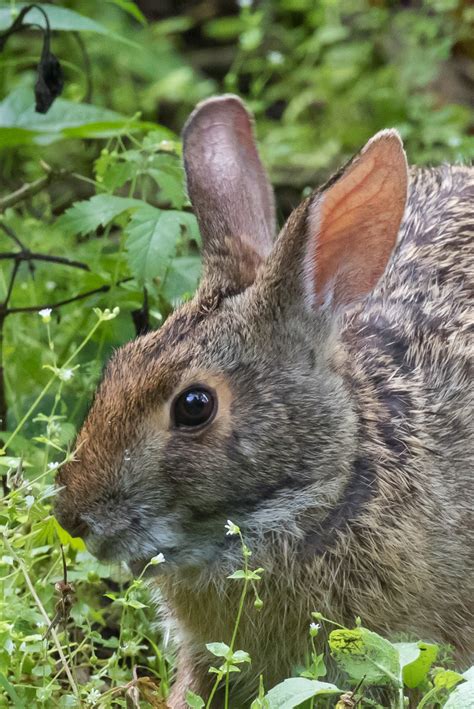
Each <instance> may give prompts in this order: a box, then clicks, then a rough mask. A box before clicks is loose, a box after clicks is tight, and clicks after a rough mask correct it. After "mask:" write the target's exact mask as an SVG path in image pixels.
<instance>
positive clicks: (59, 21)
mask: <svg viewBox="0 0 474 709" xmlns="http://www.w3.org/2000/svg"><path fill="white" fill-rule="evenodd" d="M27 4H28V3H24V2H19V3H18V4H16V7H15V11H14V12H12V10H11V8H10V7H0V30H6V29H7V28H8V27H10V25H11V24H12V22H13V20H14V19H15V18H16V17H17V15H18V14H19V12H20V10H22V9H23V8H24V7H26V5H27ZM37 5H38V7H41V8H42V9H43V10H44V12H45V13H46V14H47V16H48V21H49V25H50V27H51V29H52V30H60V31H65V32H96V33H97V34H103V35H107V36H108V37H112V38H114V39H118V40H120V41H122V42H125V43H126V44H131V45H133V46H135V43H134V42H130V40H127V39H125V38H124V37H120V35H118V34H115V32H112V31H111V30H109V29H108V28H107V27H104V25H101V24H100V23H99V22H96V21H95V20H91V19H90V17H85V16H84V15H81V14H80V13H79V12H75V11H74V10H69V9H68V8H66V7H56V6H54V5H51V4H49V3H37ZM25 22H27V23H28V24H32V25H39V26H40V27H45V26H46V21H45V19H44V15H43V13H42V12H40V11H39V10H37V9H36V8H34V9H32V10H30V11H29V12H28V14H27V15H26V18H25Z"/></svg>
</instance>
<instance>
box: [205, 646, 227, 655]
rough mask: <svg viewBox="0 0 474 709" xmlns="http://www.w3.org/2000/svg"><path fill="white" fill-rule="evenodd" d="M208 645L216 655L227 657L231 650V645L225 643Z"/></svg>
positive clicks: (210, 650)
mask: <svg viewBox="0 0 474 709" xmlns="http://www.w3.org/2000/svg"><path fill="white" fill-rule="evenodd" d="M206 647H207V649H208V650H209V652H212V654H213V655H215V656H216V657H227V655H228V654H229V652H230V647H229V646H228V645H226V644H225V643H207V644H206Z"/></svg>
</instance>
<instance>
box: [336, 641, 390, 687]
mask: <svg viewBox="0 0 474 709" xmlns="http://www.w3.org/2000/svg"><path fill="white" fill-rule="evenodd" d="M329 647H330V649H331V655H332V657H333V658H334V659H335V660H336V662H337V664H338V665H339V666H340V667H341V668H342V669H343V670H344V671H345V672H347V673H348V675H349V676H350V677H351V679H353V680H355V681H360V680H362V679H363V678H365V681H366V682H367V683H368V684H382V685H383V684H388V683H392V684H395V685H398V684H399V676H400V660H399V655H398V652H397V650H396V648H395V647H394V646H393V645H392V643H390V642H389V641H388V640H385V638H382V637H381V636H380V635H377V633H373V632H372V631H370V630H367V629H366V628H355V629H354V630H346V629H343V630H339V629H338V630H333V631H332V633H331V634H330V636H329Z"/></svg>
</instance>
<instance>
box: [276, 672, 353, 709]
mask: <svg viewBox="0 0 474 709" xmlns="http://www.w3.org/2000/svg"><path fill="white" fill-rule="evenodd" d="M341 692H342V690H341V689H338V687H336V685H334V684H330V683H329V682H319V680H316V679H305V678H304V677H291V678H290V679H285V681H284V682H281V683H280V684H277V685H276V687H273V689H271V690H270V691H269V692H268V694H266V695H265V700H266V701H267V703H268V709H293V707H298V706H299V705H300V704H302V703H303V702H305V701H306V700H307V699H311V698H312V697H317V696H324V695H331V694H340V693H341Z"/></svg>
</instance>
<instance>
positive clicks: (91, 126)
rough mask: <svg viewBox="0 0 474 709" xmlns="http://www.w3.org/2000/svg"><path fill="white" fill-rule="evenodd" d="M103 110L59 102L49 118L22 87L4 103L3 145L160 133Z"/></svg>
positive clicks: (0, 118)
mask: <svg viewBox="0 0 474 709" xmlns="http://www.w3.org/2000/svg"><path fill="white" fill-rule="evenodd" d="M156 127H157V126H156V125H155V124H154V123H144V122H141V121H138V120H134V119H129V118H127V117H125V116H122V115H120V114H119V113H116V112H115V111H110V110H108V109H106V108H102V107H100V106H91V105H90V104H87V103H75V102H74V101H67V100H66V99H61V98H59V99H56V101H55V102H54V104H53V105H52V107H51V108H50V110H49V111H48V112H47V113H45V114H40V113H36V110H35V103H34V95H33V89H32V88H29V87H28V86H20V87H18V88H17V89H15V90H14V91H12V92H11V93H10V94H9V95H8V96H6V98H5V99H4V100H3V101H1V102H0V145H1V146H2V147H4V146H6V145H8V146H12V145H23V144H27V145H28V144H31V143H37V144H38V145H48V144H50V143H53V142H54V141H56V140H62V139H64V138H100V137H107V136H111V135H117V134H120V133H123V132H124V131H128V132H132V131H136V130H142V129H143V130H150V129H156Z"/></svg>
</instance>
